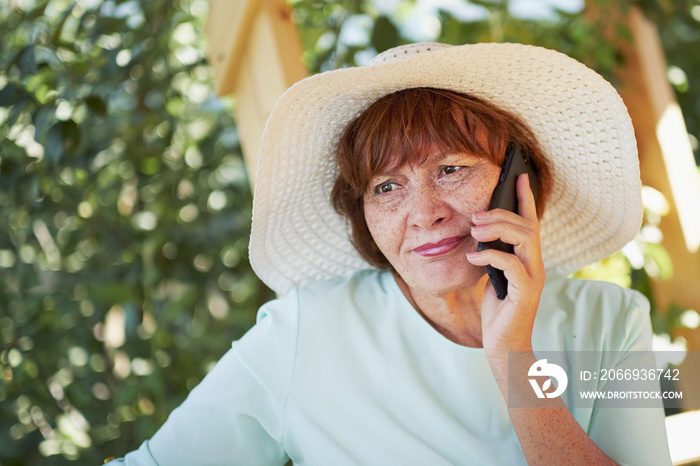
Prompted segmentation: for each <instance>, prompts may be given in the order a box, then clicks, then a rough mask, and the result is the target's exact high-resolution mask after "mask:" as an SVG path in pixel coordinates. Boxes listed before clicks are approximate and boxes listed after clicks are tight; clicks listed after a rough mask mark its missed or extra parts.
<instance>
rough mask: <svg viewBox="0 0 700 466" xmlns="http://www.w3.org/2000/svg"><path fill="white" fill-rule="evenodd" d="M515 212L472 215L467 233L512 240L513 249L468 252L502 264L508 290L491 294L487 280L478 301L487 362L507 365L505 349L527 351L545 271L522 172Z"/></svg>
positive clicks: (479, 261) (482, 261)
mask: <svg viewBox="0 0 700 466" xmlns="http://www.w3.org/2000/svg"><path fill="white" fill-rule="evenodd" d="M517 195H518V212H519V215H516V214H515V213H513V212H508V211H506V210H502V209H495V210H492V211H489V212H477V213H475V214H474V215H473V219H472V220H473V222H474V227H473V228H472V236H473V237H474V238H475V239H477V240H479V241H481V242H486V241H495V240H497V239H500V240H501V241H503V242H504V243H508V244H512V245H513V246H514V250H515V251H514V252H515V254H508V253H506V252H502V251H497V250H495V249H486V250H484V251H480V252H473V253H469V254H468V255H467V259H468V260H469V262H471V263H472V264H474V265H480V266H485V265H488V264H490V265H491V266H493V267H495V268H498V269H501V270H503V272H504V274H505V277H506V278H507V279H508V296H506V298H505V299H504V300H499V299H498V298H497V297H496V292H495V290H494V289H493V286H492V285H491V283H490V282H489V283H488V284H487V285H486V290H485V291H484V297H483V301H482V305H481V328H482V339H483V346H484V349H485V351H486V355H487V356H488V358H489V360H490V361H491V364H492V366H493V364H494V363H496V364H498V365H500V364H503V365H507V360H508V351H531V350H532V343H531V340H532V329H533V325H534V322H535V316H536V314H537V307H538V305H539V301H540V295H541V293H542V288H543V287H544V281H545V271H544V264H543V262H542V252H541V248H540V223H539V220H538V218H537V211H536V207H535V199H534V196H533V194H532V191H531V190H530V184H529V181H528V177H527V175H520V176H519V177H518V182H517Z"/></svg>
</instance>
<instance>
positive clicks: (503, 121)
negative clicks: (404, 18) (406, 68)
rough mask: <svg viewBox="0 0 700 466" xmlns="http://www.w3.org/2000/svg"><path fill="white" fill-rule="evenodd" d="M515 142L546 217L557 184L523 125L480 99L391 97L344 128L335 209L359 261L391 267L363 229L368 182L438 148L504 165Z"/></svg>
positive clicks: (424, 92)
mask: <svg viewBox="0 0 700 466" xmlns="http://www.w3.org/2000/svg"><path fill="white" fill-rule="evenodd" d="M512 141H519V142H520V143H521V144H522V146H523V149H524V150H525V151H527V152H528V153H529V154H530V157H531V158H532V160H533V162H534V165H535V168H536V169H537V175H538V176H537V178H538V184H539V196H538V199H537V213H538V215H541V213H542V210H543V209H544V205H545V202H546V199H547V196H548V195H549V192H550V191H551V186H552V178H551V175H550V172H549V169H548V167H547V163H546V159H545V157H544V156H543V154H542V152H541V150H540V149H539V146H538V144H537V140H536V139H535V136H534V135H533V134H532V132H531V131H530V129H529V128H528V127H527V126H526V125H525V123H523V122H522V121H521V120H520V118H518V117H517V116H515V115H513V114H511V113H509V112H506V111H504V110H502V109H499V108H497V107H495V106H494V105H492V104H490V103H488V102H486V101H484V100H482V99H479V98H477V97H474V96H471V95H468V94H462V93H459V92H454V91H449V90H444V89H433V88H413V89H404V90H401V91H398V92H395V93H393V94H389V95H387V96H384V97H382V98H380V99H379V100H377V101H376V102H374V103H373V104H372V105H370V106H369V108H367V109H366V110H365V111H364V112H362V113H361V114H360V115H359V116H358V117H357V118H355V119H354V120H352V121H351V122H350V123H349V124H348V125H347V126H346V127H345V129H344V131H343V133H342V135H341V137H340V140H339V142H338V146H337V149H336V161H337V164H338V169H339V174H338V177H337V178H336V181H335V184H334V186H333V190H332V191H331V203H332V204H333V207H334V208H335V210H336V211H337V212H338V213H339V214H341V215H343V216H345V217H346V218H347V219H348V220H349V222H350V226H351V227H352V243H353V245H354V246H355V248H356V249H357V251H358V252H359V253H360V255H361V256H362V257H363V258H364V259H365V260H366V261H367V262H369V263H370V264H372V265H373V266H374V267H377V268H386V267H389V266H390V264H389V261H388V260H387V259H386V257H384V254H382V253H381V251H380V250H379V248H378V247H377V245H376V243H375V242H374V239H373V238H372V235H371V234H370V232H369V229H368V228H367V223H366V222H365V215H364V203H363V197H364V194H365V192H366V191H367V189H368V185H369V182H370V180H371V179H372V178H373V177H374V176H375V175H376V174H378V173H380V172H382V171H390V170H391V169H394V168H398V167H401V166H403V165H404V164H420V163H422V162H424V161H425V160H426V159H427V157H428V156H429V155H430V151H431V150H434V149H435V148H437V149H438V150H440V151H443V152H450V151H451V152H466V153H470V154H476V155H479V156H481V157H485V158H487V159H489V160H490V161H491V162H493V163H494V164H496V165H499V166H500V165H501V164H502V163H503V159H504V157H505V151H506V148H507V146H508V144H509V143H510V142H512Z"/></svg>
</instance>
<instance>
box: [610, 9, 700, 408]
mask: <svg viewBox="0 0 700 466" xmlns="http://www.w3.org/2000/svg"><path fill="white" fill-rule="evenodd" d="M627 24H628V26H629V28H630V31H631V32H632V36H633V37H634V43H633V44H631V45H627V46H624V47H623V53H624V57H625V66H624V67H623V68H622V69H620V70H619V73H618V76H619V77H620V79H621V81H622V83H623V84H622V86H621V88H620V89H619V90H620V95H621V96H622V98H623V100H624V102H625V105H627V108H628V110H629V112H630V116H631V117H632V123H633V124H634V129H635V134H636V136H637V143H638V146H639V160H640V168H641V177H642V182H643V183H644V184H645V185H647V186H651V187H653V188H655V189H657V190H658V191H660V192H661V193H662V194H663V195H664V196H665V197H666V199H667V200H668V202H669V204H670V206H671V209H670V212H669V213H668V215H666V216H664V217H663V218H662V220H661V223H660V224H659V228H660V229H661V231H662V233H663V240H662V245H663V246H664V247H665V248H666V250H667V251H668V253H669V255H670V256H671V260H672V263H673V276H672V277H671V279H669V280H665V281H660V280H654V281H653V282H652V290H653V292H654V298H655V300H656V305H657V308H658V310H659V311H660V312H665V311H666V310H667V309H668V308H669V306H670V305H672V304H675V305H678V306H681V307H683V308H685V309H695V310H697V311H700V292H698V284H699V283H700V253H698V244H700V225H699V223H698V222H699V221H700V215H698V206H699V205H700V181H699V180H698V176H697V167H696V164H695V160H694V158H693V153H692V150H691V147H690V142H689V138H688V134H687V130H686V128H685V123H684V122H683V118H682V115H681V113H680V109H679V107H678V104H677V103H676V100H675V96H674V93H673V90H672V88H671V85H670V84H669V82H668V79H667V77H666V69H667V68H666V61H665V58H664V54H663V51H662V48H661V43H660V40H659V37H658V33H657V31H656V28H655V27H654V25H653V24H652V23H650V22H649V21H648V20H647V19H646V18H644V16H643V14H642V13H641V12H640V11H639V10H638V9H637V8H631V9H630V15H629V18H628V23H627ZM674 336H683V337H684V338H685V339H686V340H687V342H688V349H689V350H691V351H700V329H693V330H691V329H686V330H684V331H681V332H678V334H676V335H674ZM697 369H698V368H697V367H696V368H692V367H684V366H683V365H681V372H682V373H683V374H684V378H683V380H681V383H680V386H679V388H680V389H682V390H683V394H684V403H687V405H689V406H697V405H699V404H700V371H698V370H697ZM686 398H687V399H686Z"/></svg>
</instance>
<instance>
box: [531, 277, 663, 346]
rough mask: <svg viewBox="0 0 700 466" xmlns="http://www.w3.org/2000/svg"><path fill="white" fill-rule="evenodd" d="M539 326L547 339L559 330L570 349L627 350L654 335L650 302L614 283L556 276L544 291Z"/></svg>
mask: <svg viewBox="0 0 700 466" xmlns="http://www.w3.org/2000/svg"><path fill="white" fill-rule="evenodd" d="M536 328H539V329H540V332H539V333H538V335H539V336H540V337H541V339H543V340H546V339H547V338H546V337H545V336H544V335H543V333H544V332H556V333H557V334H558V338H559V343H560V344H562V345H564V346H565V347H566V348H571V349H581V350H584V349H590V350H602V349H613V348H616V349H623V347H626V346H628V345H629V344H630V342H632V341H637V340H639V339H646V338H647V337H648V338H649V339H650V338H651V325H650V320H649V302H648V301H647V299H646V298H645V297H644V295H642V294H641V293H639V292H638V291H635V290H630V289H627V288H623V287H621V286H618V285H615V284H613V283H608V282H602V281H593V280H579V279H572V278H566V277H556V276H555V277H552V278H551V279H548V280H547V283H546V285H545V288H544V290H543V291H542V298H541V300H540V308H539V311H538V316H537V320H536ZM567 339H568V341H566V340H567Z"/></svg>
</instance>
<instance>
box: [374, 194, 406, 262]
mask: <svg viewBox="0 0 700 466" xmlns="http://www.w3.org/2000/svg"><path fill="white" fill-rule="evenodd" d="M398 215H399V214H398V212H397V210H396V209H391V208H378V207H376V206H373V207H368V206H365V221H366V222H367V227H368V228H369V232H370V233H371V235H372V239H374V242H375V243H376V244H377V246H379V249H380V250H381V251H382V252H383V253H384V255H391V254H392V253H395V252H397V251H398V249H399V248H400V245H401V234H400V232H401V231H402V229H401V224H400V219H399V218H398Z"/></svg>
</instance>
